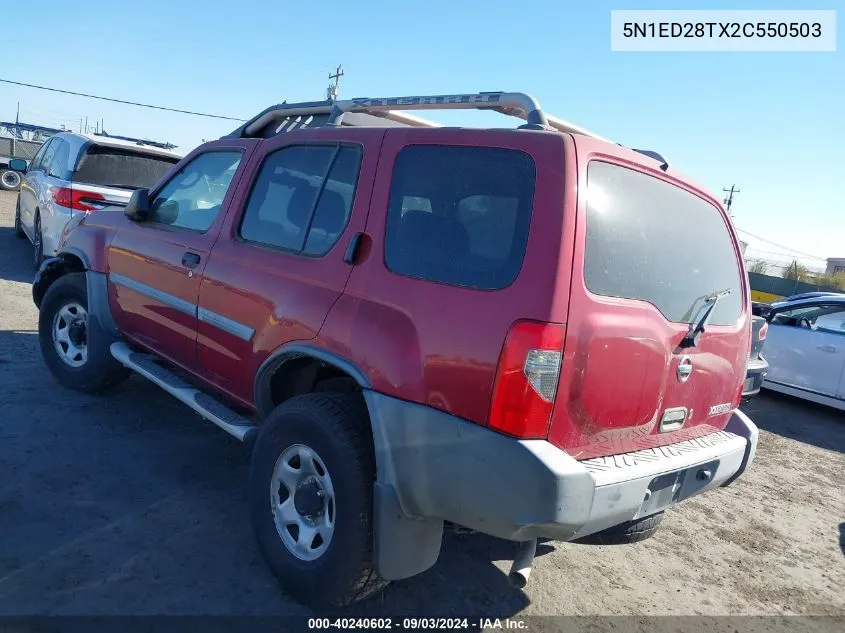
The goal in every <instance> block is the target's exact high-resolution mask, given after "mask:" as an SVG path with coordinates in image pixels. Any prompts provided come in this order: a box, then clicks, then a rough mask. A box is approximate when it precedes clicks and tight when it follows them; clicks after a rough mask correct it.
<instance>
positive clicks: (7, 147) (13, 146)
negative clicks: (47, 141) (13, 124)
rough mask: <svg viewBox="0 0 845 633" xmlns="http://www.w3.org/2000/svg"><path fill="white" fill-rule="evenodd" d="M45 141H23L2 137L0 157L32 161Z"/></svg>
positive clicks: (0, 137)
mask: <svg viewBox="0 0 845 633" xmlns="http://www.w3.org/2000/svg"><path fill="white" fill-rule="evenodd" d="M42 143H43V141H23V140H21V139H17V138H10V137H2V136H0V157H4V158H6V159H9V158H23V159H24V160H26V161H30V160H32V159H33V157H34V156H35V153H36V152H37V151H38V149H39V148H40V147H41V145H42Z"/></svg>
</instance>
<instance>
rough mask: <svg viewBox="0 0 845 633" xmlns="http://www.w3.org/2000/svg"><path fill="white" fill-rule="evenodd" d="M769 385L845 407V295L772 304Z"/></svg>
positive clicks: (766, 384)
mask: <svg viewBox="0 0 845 633" xmlns="http://www.w3.org/2000/svg"><path fill="white" fill-rule="evenodd" d="M765 316H766V318H767V320H768V321H769V330H768V335H767V336H766V350H765V351H766V360H767V361H768V362H769V369H768V373H767V374H766V378H765V380H764V382H763V388H764V389H770V390H772V391H779V392H781V393H786V394H789V395H792V396H797V397H799V398H805V399H807V400H812V401H813V402H819V403H821V404H826V405H829V406H832V407H836V408H837V409H842V410H845V295H839V294H829V295H822V296H815V297H807V298H803V299H798V300H792V301H779V302H776V303H773V304H771V305H770V306H767V308H766V314H765Z"/></svg>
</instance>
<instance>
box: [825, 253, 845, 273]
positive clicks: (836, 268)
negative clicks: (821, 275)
mask: <svg viewBox="0 0 845 633" xmlns="http://www.w3.org/2000/svg"><path fill="white" fill-rule="evenodd" d="M837 273H845V257H828V258H827V269H826V270H825V274H827V275H835V274H837Z"/></svg>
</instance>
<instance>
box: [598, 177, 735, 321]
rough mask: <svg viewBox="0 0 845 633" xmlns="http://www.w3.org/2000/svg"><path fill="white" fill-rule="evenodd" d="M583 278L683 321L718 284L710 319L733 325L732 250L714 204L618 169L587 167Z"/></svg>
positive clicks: (600, 289) (600, 292)
mask: <svg viewBox="0 0 845 633" xmlns="http://www.w3.org/2000/svg"><path fill="white" fill-rule="evenodd" d="M584 279H585V282H586V284H587V287H588V288H589V289H590V291H591V292H593V293H595V294H598V295H605V296H610V297H623V298H627V299H640V300H642V301H648V302H649V303H651V304H653V305H654V306H655V307H656V308H657V309H658V310H660V312H661V313H662V314H663V316H665V317H666V318H667V319H668V320H669V321H674V322H676V323H689V322H691V321H692V320H695V319H696V317H697V316H700V313H699V314H696V313H697V312H698V311H699V310H700V309H701V307H702V298H704V297H706V296H708V295H710V294H712V293H713V292H716V291H719V290H725V289H730V290H731V294H729V295H727V296H725V297H723V298H722V299H720V300H719V303H718V304H717V305H716V308H715V309H714V310H713V314H712V316H711V318H710V323H711V324H713V325H730V324H733V323H736V321H737V319H738V318H739V316H740V314H741V311H742V291H741V286H740V272H739V265H738V262H737V256H736V252H735V250H734V247H733V243H732V241H731V237H730V233H729V232H728V229H727V226H726V225H725V222H724V220H723V219H722V216H721V214H720V213H719V211H718V209H716V207H714V206H712V205H711V204H709V203H707V202H705V201H704V200H703V199H701V198H699V197H698V196H695V195H693V194H691V193H689V192H686V191H684V190H683V189H681V188H679V187H676V186H674V185H671V184H669V183H666V182H664V181H661V180H659V179H657V178H653V177H651V176H648V175H646V174H642V173H639V172H636V171H634V170H631V169H626V168H624V167H618V166H616V165H610V164H608V163H603V162H598V161H595V162H592V163H590V165H589V167H588V168H587V245H586V259H585V262H584Z"/></svg>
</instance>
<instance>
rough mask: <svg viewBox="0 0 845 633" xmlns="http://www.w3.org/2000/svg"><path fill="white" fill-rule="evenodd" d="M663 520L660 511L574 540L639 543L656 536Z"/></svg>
mask: <svg viewBox="0 0 845 633" xmlns="http://www.w3.org/2000/svg"><path fill="white" fill-rule="evenodd" d="M661 521H663V513H662V512H658V513H657V514H652V515H651V516H647V517H643V518H642V519H636V520H634V521H626V522H625V523H620V524H619V525H614V526H613V527H610V528H607V529H606V530H602V531H601V532H596V533H595V534H588V535H587V536H584V537H582V538H579V539H577V540H576V541H573V542H574V543H583V544H584V545H628V544H630V543H638V542H639V541H644V540H646V539H647V538H649V537H651V536H654V533H655V532H657V528H658V527H659V526H660V522H661Z"/></svg>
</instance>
